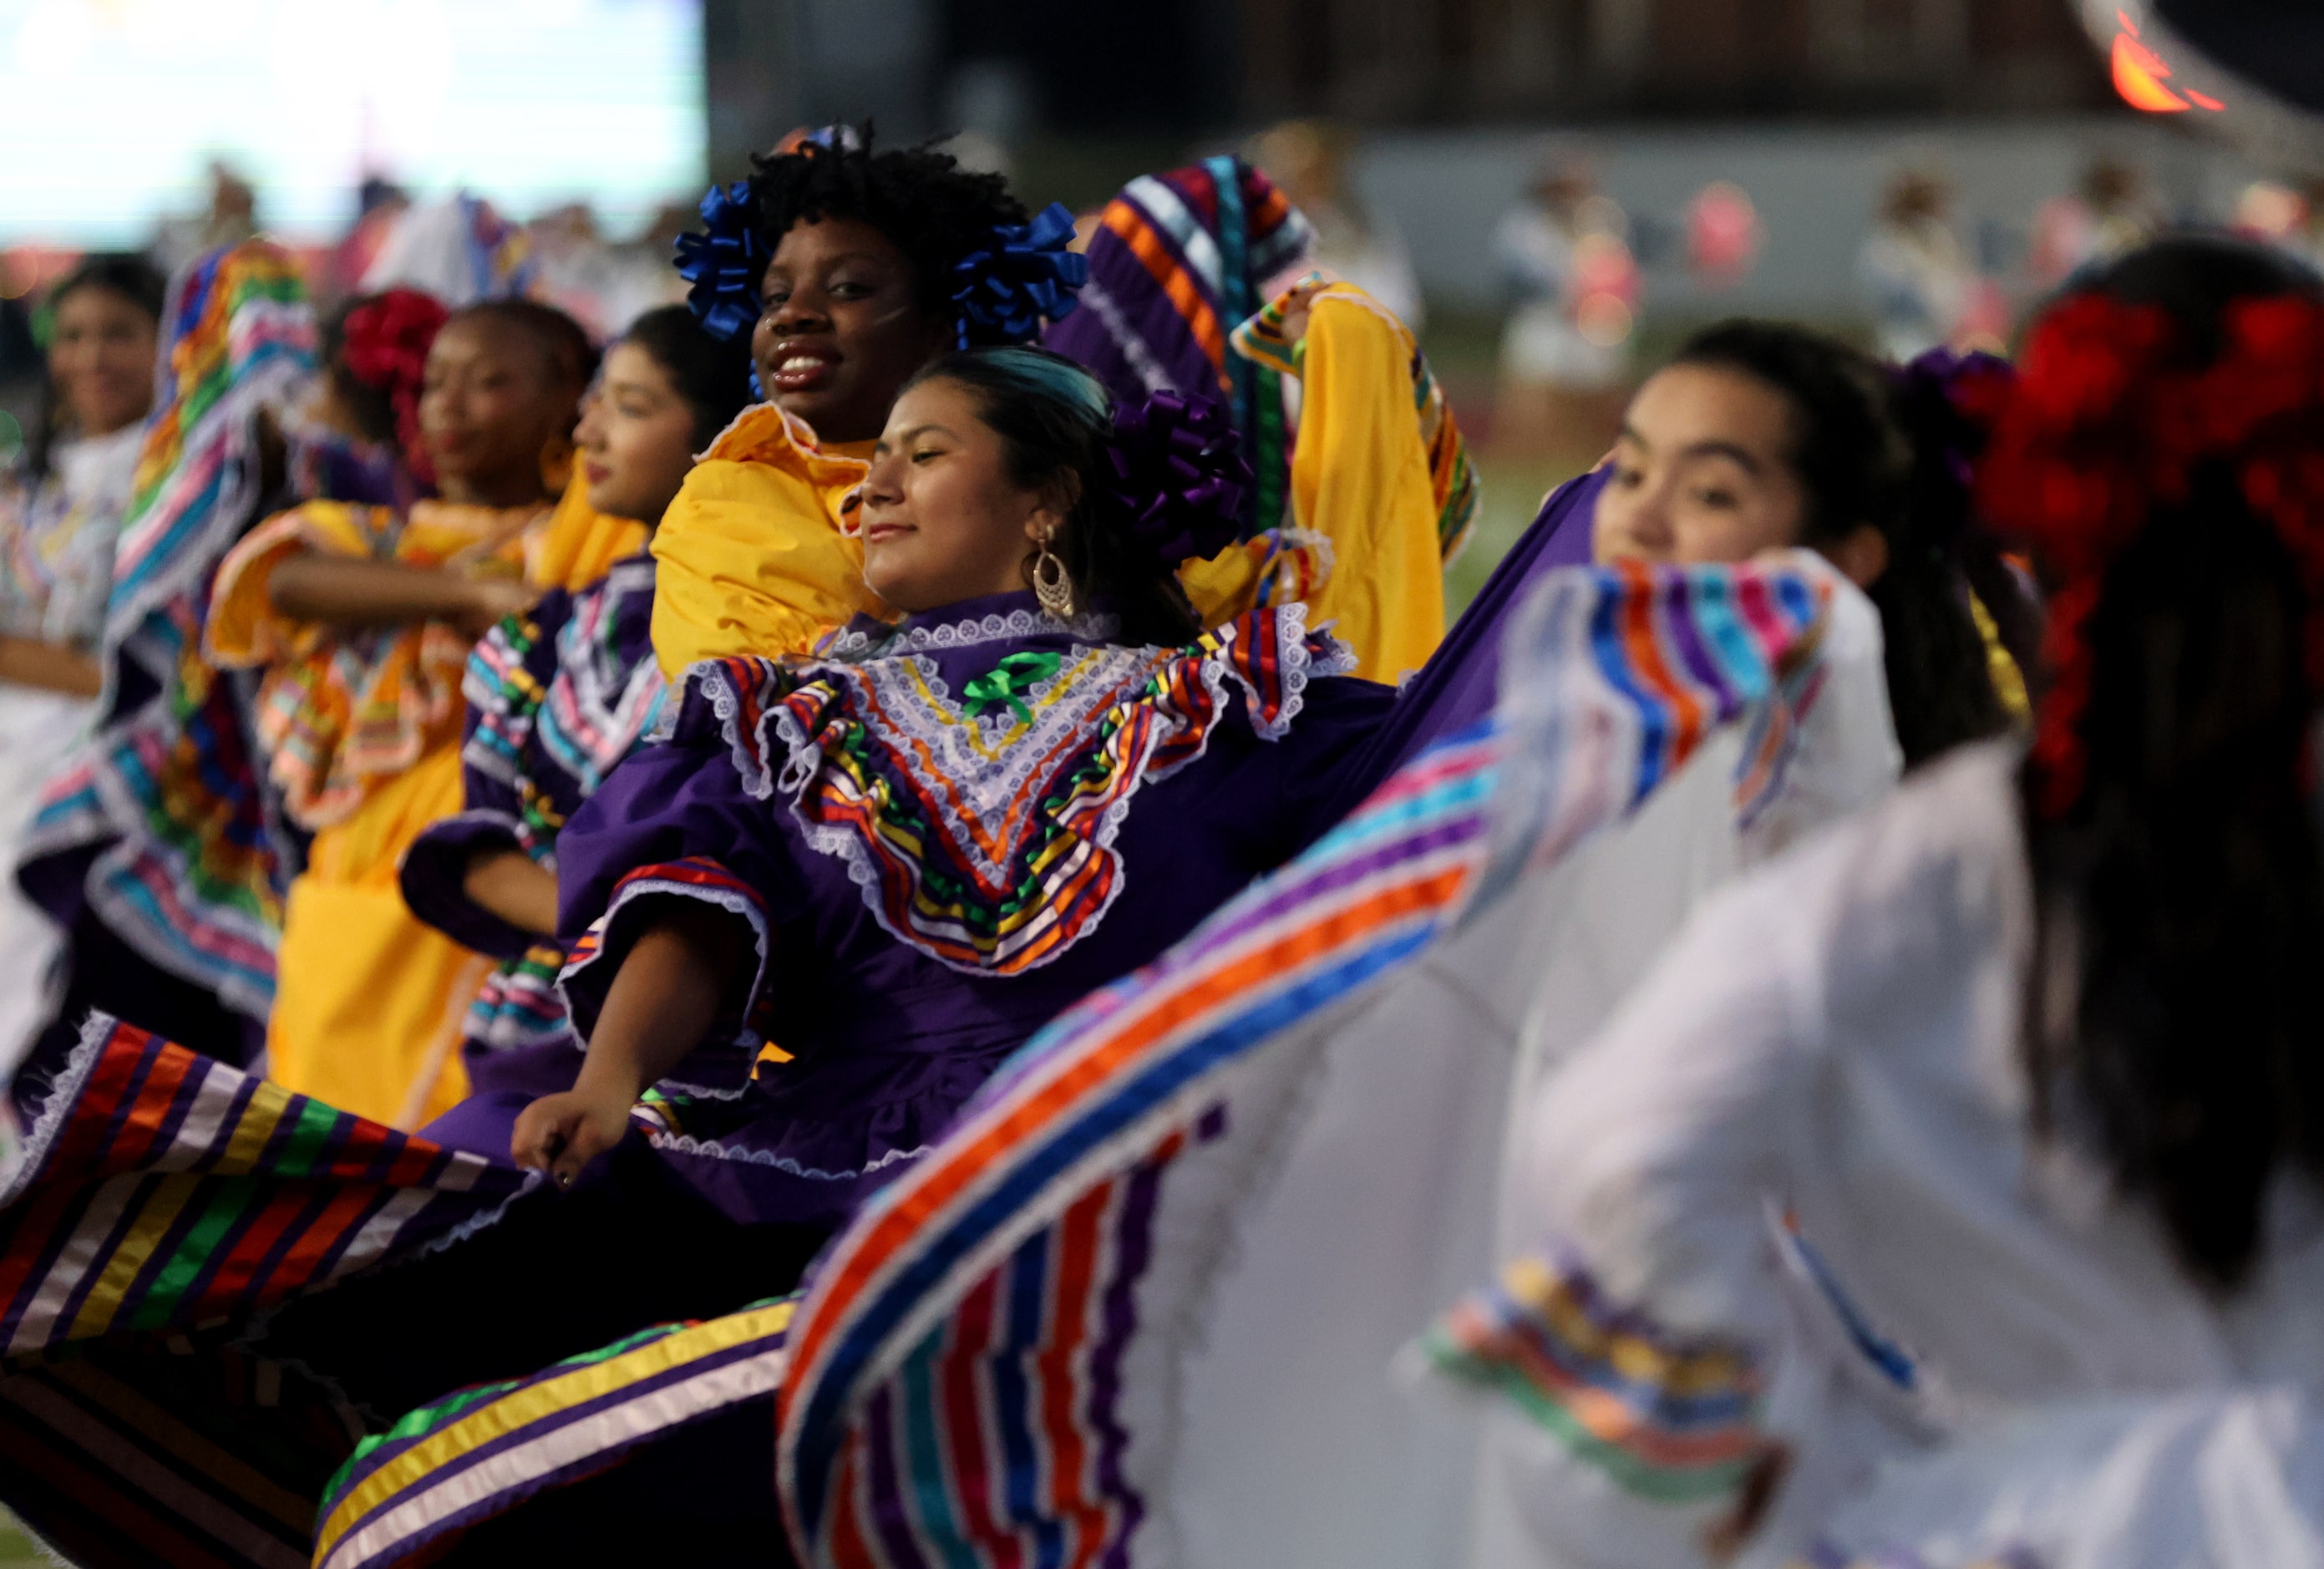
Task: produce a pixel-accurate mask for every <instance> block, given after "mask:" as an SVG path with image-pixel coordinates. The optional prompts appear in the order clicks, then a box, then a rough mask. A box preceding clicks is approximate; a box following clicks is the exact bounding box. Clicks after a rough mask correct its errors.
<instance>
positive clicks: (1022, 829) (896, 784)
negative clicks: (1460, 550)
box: [668, 605, 1354, 974]
mask: <svg viewBox="0 0 2324 1569" xmlns="http://www.w3.org/2000/svg"><path fill="white" fill-rule="evenodd" d="M1305 617H1306V610H1305V606H1303V605H1286V606H1283V607H1281V608H1277V609H1265V610H1256V611H1252V612H1250V613H1248V614H1244V615H1242V616H1240V617H1238V618H1237V619H1236V620H1234V621H1232V622H1230V623H1227V624H1226V625H1225V626H1223V627H1222V628H1220V629H1219V630H1218V631H1216V632H1212V633H1210V634H1208V635H1207V636H1205V637H1203V639H1202V640H1201V641H1197V642H1195V643H1194V644H1193V645H1191V646H1190V647H1187V648H1183V649H1161V648H1143V649H1131V648H1123V647H1120V646H1119V645H1102V646H1096V647H1091V646H1086V645H1084V646H1078V647H1075V648H1073V649H1071V650H1069V651H1065V652H1064V653H1063V654H1061V655H1060V656H1059V662H1058V665H1057V667H1056V669H1054V670H1053V671H1050V672H1049V673H1047V675H1045V676H1043V677H1041V678H1039V679H1037V680H1036V681H1034V682H1033V683H1032V684H1031V685H1029V686H1028V687H1026V688H1023V689H1022V690H1021V691H1019V692H1018V693H1017V695H1016V697H1015V698H1014V699H1013V700H1012V701H1011V702H1010V703H1009V704H1007V705H1005V706H1000V707H999V709H998V711H991V710H990V709H988V711H986V712H983V713H981V714H971V713H970V712H969V711H968V708H967V707H966V706H964V705H963V704H962V703H961V702H960V701H958V700H956V699H955V698H954V697H953V695H952V693H951V692H950V691H949V690H948V689H947V688H946V687H945V683H944V682H943V681H942V680H941V679H940V678H938V676H937V674H936V665H935V662H934V661H933V660H929V659H927V657H926V656H925V655H922V654H918V653H911V654H901V655H895V656H890V657H882V658H879V659H874V660H868V661H866V662H864V663H862V664H860V665H859V664H844V663H834V662H816V663H802V664H796V665H793V664H777V663H774V662H772V661H769V660H752V659H728V660H717V661H714V662H711V663H706V664H704V665H698V666H696V668H695V669H693V670H691V671H689V672H688V673H687V678H686V687H685V691H684V696H683V698H682V700H681V701H680V702H679V703H678V704H677V705H674V706H673V707H672V711H671V714H670V715H669V718H668V724H669V729H670V731H671V733H672V734H678V733H679V732H681V731H689V732H690V731H692V730H694V729H695V727H696V726H697V725H699V726H701V727H702V728H703V729H704V730H705V731H706V730H707V727H708V723H709V721H711V720H713V719H715V724H716V726H717V734H719V736H720V737H721V738H722V739H723V740H724V743H725V745H726V748H727V751H728V754H729V756H730V757H731V758H732V760H733V765H734V768H735V771H736V773H737V775H738V776H739V778H740V780H741V782H742V788H743V789H744V790H745V791H746V792H747V793H748V794H750V795H751V796H752V797H753V798H757V799H761V800H766V799H770V798H773V797H775V796H776V795H777V794H780V795H781V796H782V797H784V798H786V799H788V801H789V802H790V805H791V810H792V815H793V817H794V818H795V819H796V820H797V822H798V826H799V828H800V830H801V832H802V834H803V835H804V836H805V838H806V840H807V844H808V845H809V846H810V847H811V848H813V849H815V850H816V851H818V852H820V853H821V854H826V855H830V856H833V857H835V858H836V859H838V860H841V861H843V862H844V863H846V866H847V870H848V874H849V876H850V877H851V878H852V879H853V881H854V882H855V883H856V885H857V886H858V887H859V888H861V889H862V895H863V901H864V904H865V906H866V907H867V908H868V909H870V910H871V913H872V915H873V916H874V918H877V919H878V920H879V922H880V924H881V927H882V928H883V929H885V930H886V931H887V932H888V933H889V935H890V936H891V937H895V938H896V939H897V940H898V941H899V942H901V943H904V944H906V945H908V946H911V947H914V948H916V949H918V950H919V951H920V952H922V953H925V954H927V955H929V956H930V957H932V958H935V959H936V960H938V961H939V962H941V963H943V964H947V965H949V966H951V967H952V968H954V969H957V970H963V971H966V972H969V973H971V974H1020V973H1022V972H1024V971H1026V970H1029V969H1033V968H1037V967H1038V966H1039V965H1041V964H1047V963H1049V962H1050V961H1052V960H1054V959H1056V957H1057V956H1058V955H1061V954H1063V953H1064V952H1065V951H1066V949H1068V948H1070V947H1071V946H1073V945H1074V943H1075V942H1076V941H1078V940H1079V939H1080V938H1081V937H1084V936H1086V935H1087V934H1088V933H1089V932H1090V931H1092V930H1093V929H1095V928H1096V927H1097V925H1098V923H1099V922H1100V921H1101V920H1102V919H1103V918H1104V915H1105V912H1106V911H1107V910H1108V909H1110V908H1111V906H1112V903H1113V900H1115V899H1116V898H1117V897H1118V896H1119V895H1120V891H1121V888H1122V885H1123V876H1122V868H1121V863H1120V856H1119V855H1118V854H1116V853H1115V851H1114V848H1113V845H1114V842H1115V840H1116V838H1117V837H1118V836H1119V835H1120V829H1121V825H1122V823H1123V822H1124V821H1125V820H1126V819H1127V817H1128V816H1129V812H1130V802H1131V801H1132V799H1133V798H1135V797H1136V795H1137V793H1138V791H1139V789H1140V788H1141V787H1142V786H1143V785H1145V784H1146V783H1147V782H1148V781H1149V780H1162V779H1167V778H1168V777H1169V776H1170V775H1171V774H1173V773H1175V772H1176V771H1178V770H1180V769H1182V768H1185V766H1187V765H1188V764H1189V763H1192V762H1194V761H1196V760H1197V759H1198V758H1200V757H1201V756H1202V755H1203V752H1205V751H1206V750H1207V749H1208V747H1209V743H1210V737H1211V734H1212V733H1213V730H1214V729H1215V728H1216V725H1217V724H1218V721H1219V719H1220V717H1221V716H1222V715H1223V714H1225V713H1226V712H1227V711H1228V709H1229V707H1230V706H1231V702H1230V699H1231V689H1239V690H1240V692H1241V693H1242V695H1243V697H1244V699H1245V701H1244V705H1243V714H1244V716H1245V718H1246V720H1247V722H1248V723H1249V724H1250V727H1251V729H1252V731H1253V732H1254V733H1255V734H1258V735H1259V736H1260V737H1261V738H1263V739H1266V740H1270V741H1272V740H1276V739H1278V738H1280V737H1281V736H1282V735H1283V734H1285V733H1286V732H1287V731H1288V730H1289V729H1290V727H1291V725H1292V724H1293V723H1294V721H1295V720H1296V718H1297V716H1298V715H1299V713H1300V711H1301V709H1302V708H1303V707H1304V706H1305V692H1306V688H1307V685H1308V683H1309V681H1310V680H1311V679H1312V678H1314V677H1316V676H1318V675H1333V674H1339V673H1341V672H1343V671H1345V670H1347V669H1350V668H1351V667H1352V665H1353V662H1354V659H1353V656H1352V655H1351V653H1350V652H1349V651H1347V650H1346V649H1345V648H1344V647H1343V646H1342V645H1341V644H1340V643H1339V642H1338V641H1336V640H1334V639H1333V638H1330V637H1329V636H1327V635H1323V634H1317V635H1315V636H1312V637H1311V636H1309V635H1308V634H1307V633H1306V632H1305ZM994 619H996V620H1001V619H1006V618H999V617H996V618H994ZM705 707H706V709H707V711H708V712H707V713H706V714H705V712H704V710H705ZM705 739H706V736H705Z"/></svg>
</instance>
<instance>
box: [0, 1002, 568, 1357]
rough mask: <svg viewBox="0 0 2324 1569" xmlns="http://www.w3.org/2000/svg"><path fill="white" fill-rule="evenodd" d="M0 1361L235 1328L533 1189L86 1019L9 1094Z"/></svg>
mask: <svg viewBox="0 0 2324 1569" xmlns="http://www.w3.org/2000/svg"><path fill="white" fill-rule="evenodd" d="M12 1094H13V1097H14V1105H15V1110H16V1112H17V1115H18V1118H19V1120H20V1121H22V1122H23V1125H24V1126H26V1127H27V1128H29V1129H30V1130H31V1131H30V1132H29V1134H28V1135H27V1137H26V1140H25V1149H24V1151H23V1155H22V1157H21V1158H20V1159H19V1160H18V1162H17V1163H16V1164H15V1165H14V1168H12V1169H11V1170H10V1172H9V1174H8V1176H7V1178H6V1180H5V1185H0V1354H5V1355H11V1356H14V1355H20V1354H22V1353H23V1352H32V1351H40V1350H43V1349H47V1348H51V1347H56V1346H60V1345H63V1344H65V1343H68V1342H72V1341H79V1340H86V1339H89V1338H91V1337H94V1336H98V1335H105V1334H118V1333H121V1332H123V1331H128V1330H136V1331H155V1330H183V1329H189V1328H192V1327H194V1326H196V1325H198V1324H205V1323H208V1322H209V1321H211V1320H213V1319H217V1318H221V1317H224V1316H226V1315H246V1314H248V1313H250V1312H253V1311H254V1310H256V1309H259V1308H262V1307H264V1306H268V1305H269V1304H271V1303H273V1302H276V1301H280V1300H281V1299H282V1298H283V1297H288V1296H289V1295H291V1293H293V1292H296V1291H301V1290H305V1289H308V1288H311V1287H315V1286H320V1285H324V1284H326V1283H327V1282H330V1281H333V1280H336V1279H338V1278H342V1277H344V1276H346V1275H347V1274H349V1273H351V1272H352V1271H354V1270H355V1269H361V1268H362V1267H363V1266H364V1265H365V1264H368V1263H372V1262H374V1261H375V1260H380V1259H383V1258H385V1257H388V1256H390V1255H395V1256H408V1255H410V1253H412V1252H414V1251H418V1250H419V1249H420V1248H423V1247H424V1246H426V1245H427V1243H428V1242H429V1241H431V1240H435V1239H441V1238H446V1237H448V1236H450V1235H451V1234H452V1233H453V1232H456V1231H457V1230H459V1229H460V1228H462V1227H473V1226H475V1224H477V1223H479V1221H480V1219H481V1218H482V1217H484V1216H487V1215H490V1214H495V1213H497V1212H498V1210H499V1209H500V1207H501V1206H502V1205H503V1204H506V1203H507V1202H508V1200H510V1199H511V1198H512V1197H514V1196H515V1195H516V1194H517V1193H518V1192H520V1191H521V1190H522V1189H523V1188H524V1187H525V1186H528V1184H529V1183H530V1181H531V1180H533V1179H532V1178H530V1177H525V1176H524V1175H523V1174H521V1173H519V1172H516V1171H514V1170H512V1169H509V1168H502V1167H495V1166H493V1165H491V1164H490V1163H488V1162H486V1161H485V1160H484V1159H482V1158H479V1157H477V1156H474V1155H468V1154H464V1153H461V1152H459V1151H457V1150H448V1149H438V1147H437V1146H435V1145H433V1144H430V1143H428V1142H427V1141H426V1140H420V1139H416V1138H413V1137H411V1136H410V1135H409V1134H405V1133H399V1132H396V1131H394V1130H392V1129H390V1128H384V1127H382V1126H380V1125H379V1124H377V1123H375V1122H367V1121H364V1120H363V1119H362V1118H360V1117H355V1116H352V1115H349V1114H348V1113H346V1112H338V1111H334V1110H332V1109H331V1108H330V1107H328V1106H326V1105H324V1104H323V1103H320V1102H318V1101H313V1100H309V1099H308V1098H307V1097H306V1096H304V1095H295V1094H291V1092H290V1091H288V1090H285V1089H283V1088H282V1087H281V1085H279V1084H272V1083H271V1082H269V1081H267V1080H265V1079H260V1078H254V1077H252V1076H251V1075H248V1074H244V1073H241V1072H239V1071H237V1070H235V1069H234V1068H231V1067H228V1066H226V1065H225V1064H223V1063H220V1062H217V1061H214V1060H212V1059H211V1058H208V1057H197V1056H196V1055H195V1054H193V1053H192V1052H189V1051H188V1050H186V1049H185V1048H183V1047H180V1046H176V1045H173V1044H171V1042H169V1041H166V1040H163V1039H161V1038H160V1037H158V1036H154V1035H149V1034H147V1033H146V1032H145V1031H143V1030H142V1029H136V1028H135V1027H134V1026H132V1025H127V1024H123V1023H120V1022H118V1021H117V1020H111V1019H107V1018H105V1017H104V1016H103V1015H97V1016H95V1017H93V1018H92V1019H91V1020H90V1021H89V1023H88V1027H87V1029H86V1030H85V1032H84V1034H83V1036H82V1038H81V1039H80V1041H79V1042H78V1045H77V1047H76V1048H74V1050H73V1051H72V1053H71V1054H70V1056H69V1057H67V1058H66V1059H65V1060H64V1061H63V1062H61V1063H59V1064H55V1065H53V1066H51V1065H46V1064H43V1063H42V1062H40V1061H39V1060H38V1059H35V1060H34V1061H32V1062H31V1063H28V1064H27V1065H26V1066H25V1067H24V1069H23V1070H22V1071H21V1072H20V1073H19V1074H18V1075H17V1079H16V1083H15V1085H14V1090H13V1092H12Z"/></svg>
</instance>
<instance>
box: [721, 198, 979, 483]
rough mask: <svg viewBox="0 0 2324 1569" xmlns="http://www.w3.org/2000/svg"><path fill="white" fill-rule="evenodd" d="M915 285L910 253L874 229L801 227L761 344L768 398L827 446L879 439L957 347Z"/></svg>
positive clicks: (856, 224) (839, 223)
mask: <svg viewBox="0 0 2324 1569" xmlns="http://www.w3.org/2000/svg"><path fill="white" fill-rule="evenodd" d="M914 283H915V280H914V278H913V275H912V264H911V263H910V262H909V261H908V260H907V259H906V258H905V255H904V253H903V252H902V251H901V250H900V249H899V248H898V246H897V245H896V243H895V242H894V241H893V240H890V238H889V237H888V236H887V235H883V234H881V232H880V231H879V230H878V229H875V228H873V227H872V226H871V225H870V224H867V223H863V222H862V221H860V220H858V219H855V218H825V219H823V220H821V221H818V222H814V223H800V224H793V225H792V226H790V228H789V230H788V232H787V233H785V234H784V235H783V237H782V241H781V243H780V244H779V245H777V246H776V247H775V254H774V259H773V260H772V261H770V262H769V263H767V272H766V277H765V278H764V279H763V280H762V281H761V285H760V291H761V295H762V296H763V297H764V299H765V300H766V309H765V310H764V311H763V312H762V313H761V316H760V318H759V324H758V326H757V327H756V328H753V329H752V334H751V357H752V360H753V361H755V362H756V363H757V365H758V369H759V384H760V385H761V386H762V387H764V388H765V389H766V392H767V396H768V397H770V398H771V399H773V400H774V401H775V402H777V403H778V404H779V405H780V406H781V407H782V408H783V409H785V410H786V411H788V412H790V413H793V414H797V415H798V417H799V418H800V419H802V420H806V421H807V423H808V424H810V425H812V426H814V427H815V432H816V435H817V436H818V437H820V438H822V439H823V440H825V441H826V442H853V441H869V440H871V438H873V437H875V436H877V435H879V434H880V431H881V427H882V426H883V425H885V424H886V422H887V419H888V409H889V405H890V404H891V403H893V402H894V401H896V392H897V389H898V388H899V387H901V386H902V385H903V384H904V383H906V382H907V381H909V380H910V379H911V376H912V374H913V373H914V372H915V371H918V369H919V368H920V367H921V366H922V365H927V363H928V361H929V360H931V359H933V358H934V357H936V355H937V354H938V353H939V352H940V351H942V350H943V349H944V347H945V343H946V339H947V334H948V330H949V328H948V325H947V324H946V323H945V322H942V321H939V320H936V319H935V318H932V317H931V316H930V315H929V314H928V313H927V311H926V310H923V309H921V308H920V303H919V300H918V296H917V294H916V293H915V292H914Z"/></svg>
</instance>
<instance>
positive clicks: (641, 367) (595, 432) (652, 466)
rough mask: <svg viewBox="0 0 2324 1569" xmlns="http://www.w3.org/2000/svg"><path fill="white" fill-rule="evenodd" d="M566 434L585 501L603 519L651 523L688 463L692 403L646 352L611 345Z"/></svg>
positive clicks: (675, 494)
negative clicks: (584, 481)
mask: <svg viewBox="0 0 2324 1569" xmlns="http://www.w3.org/2000/svg"><path fill="white" fill-rule="evenodd" d="M573 438H574V441H575V442H576V444H577V445H578V446H579V448H580V449H581V464H582V472H583V473H584V474H585V475H586V476H587V477H588V481H589V504H590V505H591V506H593V507H595V509H596V510H597V511H599V512H604V513H605V514H607V515H608V516H610V517H616V518H635V519H637V520H638V521H640V522H641V523H649V524H650V523H658V522H659V521H661V515H662V513H663V512H665V511H667V510H668V509H669V503H671V502H672V501H674V500H676V499H677V497H678V486H679V485H683V484H685V483H686V475H687V470H688V469H690V468H692V467H693V466H694V407H693V405H692V404H690V403H688V402H687V401H686V400H685V399H684V398H683V397H681V396H679V394H678V389H677V388H676V387H674V386H672V385H671V384H670V379H669V372H667V371H665V370H663V369H662V367H661V364H660V362H659V361H658V360H656V359H655V358H654V357H653V355H650V354H648V353H647V352H646V351H645V350H644V349H642V348H641V347H639V346H637V345H636V344H634V343H618V344H615V345H614V346H613V352H612V353H610V354H608V355H606V356H605V368H604V373H603V374H602V375H600V377H599V378H598V382H597V386H596V389H595V391H594V392H591V393H590V394H589V397H588V400H587V401H586V402H585V403H584V404H583V405H582V411H581V427H580V429H577V430H576V431H575V432H574V433H573Z"/></svg>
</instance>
